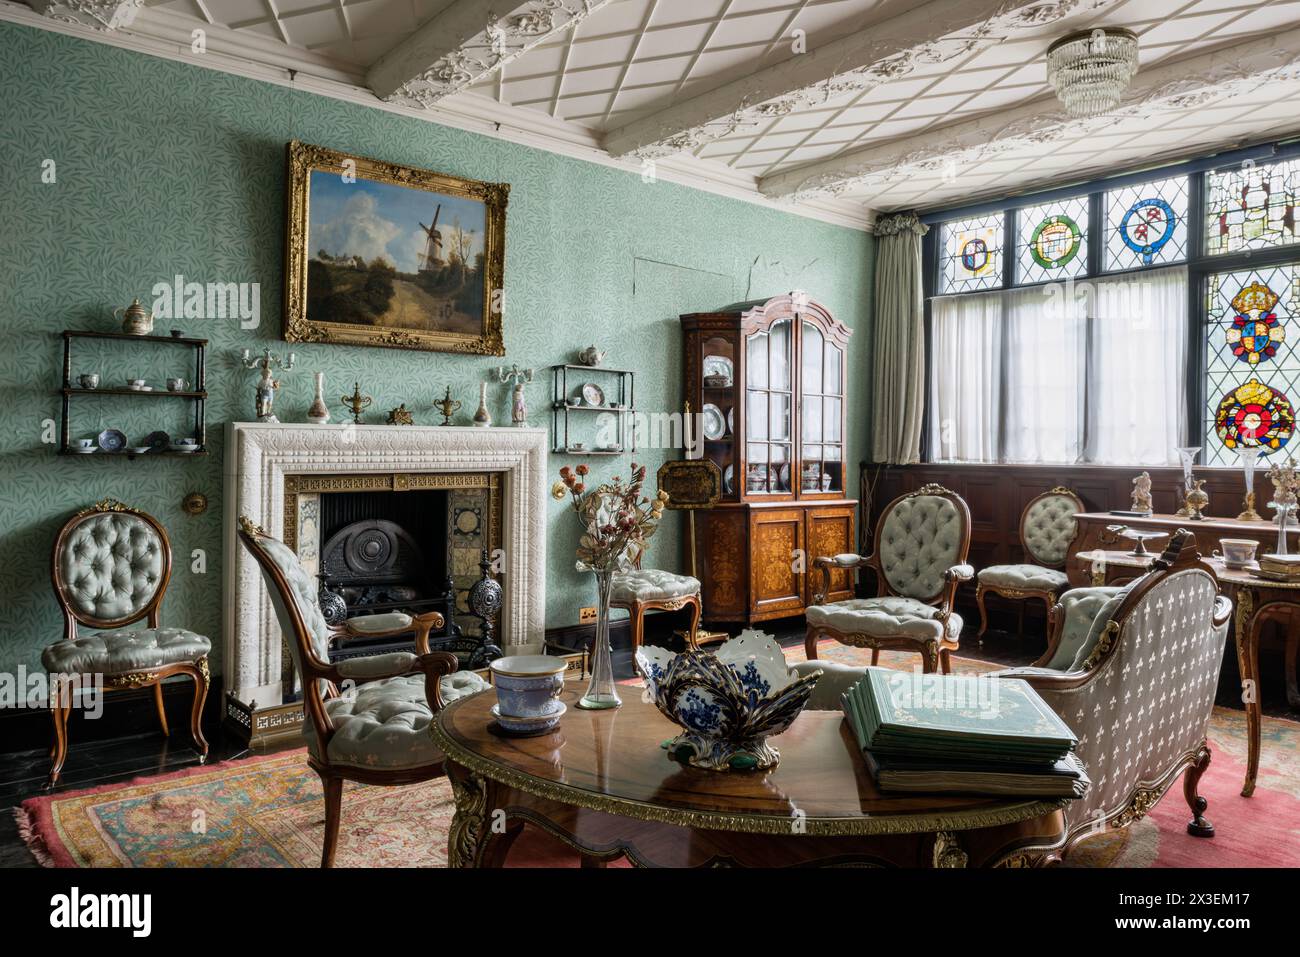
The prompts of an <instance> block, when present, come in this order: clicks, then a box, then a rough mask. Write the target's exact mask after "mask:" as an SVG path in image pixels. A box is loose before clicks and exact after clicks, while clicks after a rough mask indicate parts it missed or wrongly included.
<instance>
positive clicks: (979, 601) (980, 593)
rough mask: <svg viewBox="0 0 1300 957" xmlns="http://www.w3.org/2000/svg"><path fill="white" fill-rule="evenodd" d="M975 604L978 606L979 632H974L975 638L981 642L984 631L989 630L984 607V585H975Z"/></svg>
mask: <svg viewBox="0 0 1300 957" xmlns="http://www.w3.org/2000/svg"><path fill="white" fill-rule="evenodd" d="M975 604H976V605H977V606H978V607H979V610H980V630H979V633H978V634H976V636H975V640H976V641H980V642H982V641H983V640H984V632H986V631H988V630H989V613H988V609H987V608H985V607H984V586H983V585H976V586H975Z"/></svg>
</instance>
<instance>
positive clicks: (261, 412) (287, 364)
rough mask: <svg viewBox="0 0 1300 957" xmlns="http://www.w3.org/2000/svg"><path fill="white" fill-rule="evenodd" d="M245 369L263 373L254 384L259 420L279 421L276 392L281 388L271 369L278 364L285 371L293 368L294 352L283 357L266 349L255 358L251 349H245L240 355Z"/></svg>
mask: <svg viewBox="0 0 1300 957" xmlns="http://www.w3.org/2000/svg"><path fill="white" fill-rule="evenodd" d="M240 359H241V360H242V361H243V364H244V368H245V369H258V370H260V371H261V375H260V376H259V377H258V379H257V383H256V385H254V386H253V393H254V395H255V397H256V405H255V408H256V410H257V421H258V422H279V421H280V420H279V419H277V418H276V417H275V412H274V406H275V393H276V390H277V389H279V388H280V382H279V380H278V379H274V378H272V377H271V370H272V369H274V368H275V367H276V366H279V367H280V369H281V370H282V371H284V372H288V371H289V370H290V369H292V368H293V363H294V354H293V353H292V352H291V353H289V356H288V358H286V359H283V360H282V359H281V358H280V357H279V356H278V355H276V354H275V353H274V352H272V351H271V350H270V349H266V350H264V351H263V352H262V354H261V355H260V356H259V357H257V358H256V359H254V358H253V357H252V354H251V353H250V352H249V350H247V349H245V350H244V351H243V354H242V355H241V356H240Z"/></svg>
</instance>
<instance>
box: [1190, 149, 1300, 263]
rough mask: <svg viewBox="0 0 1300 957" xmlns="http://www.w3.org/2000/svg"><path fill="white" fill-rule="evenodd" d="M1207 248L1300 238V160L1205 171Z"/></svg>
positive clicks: (1266, 245) (1263, 245) (1236, 248)
mask: <svg viewBox="0 0 1300 957" xmlns="http://www.w3.org/2000/svg"><path fill="white" fill-rule="evenodd" d="M1205 183H1206V199H1205V251H1206V253H1208V254H1209V255H1211V256H1214V255H1218V254H1220V253H1235V252H1240V251H1241V250H1243V249H1270V248H1272V247H1275V246H1287V245H1289V244H1291V243H1294V242H1295V241H1296V239H1297V236H1296V197H1297V194H1300V160H1284V161H1282V162H1280V163H1267V164H1261V165H1254V164H1252V163H1249V162H1247V163H1246V164H1243V165H1242V166H1239V167H1233V168H1231V169H1226V170H1221V171H1218V172H1213V171H1211V172H1210V173H1207V174H1206V176H1205Z"/></svg>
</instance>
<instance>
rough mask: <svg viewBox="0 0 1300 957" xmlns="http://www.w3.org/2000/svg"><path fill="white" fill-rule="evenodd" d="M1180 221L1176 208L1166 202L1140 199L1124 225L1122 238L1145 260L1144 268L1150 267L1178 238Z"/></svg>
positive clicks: (1126, 217) (1132, 207) (1130, 209)
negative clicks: (1170, 243) (1176, 233)
mask: <svg viewBox="0 0 1300 957" xmlns="http://www.w3.org/2000/svg"><path fill="white" fill-rule="evenodd" d="M1176 219H1177V217H1176V215H1175V213H1174V210H1173V207H1172V206H1170V205H1169V204H1168V203H1166V202H1165V201H1164V200H1163V199H1160V198H1159V197H1153V198H1151V199H1139V200H1138V201H1137V202H1136V203H1134V204H1133V205H1132V206H1130V207H1129V208H1128V212H1127V213H1125V214H1124V218H1123V219H1122V220H1121V221H1120V224H1119V235H1120V238H1121V239H1123V240H1124V245H1125V246H1127V247H1128V248H1129V249H1131V250H1133V251H1134V252H1135V253H1137V254H1138V255H1139V256H1141V257H1142V263H1143V265H1146V266H1150V265H1151V261H1152V260H1153V259H1154V258H1155V256H1156V254H1157V253H1158V252H1160V250H1161V249H1163V248H1164V245H1165V243H1167V242H1169V240H1170V238H1171V237H1172V236H1173V235H1174V223H1175V221H1176Z"/></svg>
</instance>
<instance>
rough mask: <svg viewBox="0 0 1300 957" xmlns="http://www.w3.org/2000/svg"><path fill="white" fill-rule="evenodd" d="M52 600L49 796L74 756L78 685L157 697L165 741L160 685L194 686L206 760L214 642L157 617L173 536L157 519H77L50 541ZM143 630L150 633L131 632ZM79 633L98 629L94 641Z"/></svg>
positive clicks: (193, 726)
mask: <svg viewBox="0 0 1300 957" xmlns="http://www.w3.org/2000/svg"><path fill="white" fill-rule="evenodd" d="M50 574H51V578H52V580H53V582H54V594H55V597H56V598H57V599H58V602H59V607H60V608H61V609H62V611H63V626H64V627H63V638H62V639H60V640H59V641H57V642H55V643H54V644H52V645H49V646H47V647H46V648H45V650H44V651H43V652H42V653H41V664H42V665H44V667H45V670H46V671H47V672H48V673H49V675H50V676H51V678H52V681H51V685H52V687H51V694H50V716H51V718H52V719H53V722H54V746H53V747H52V748H51V749H50V757H51V759H52V761H51V765H50V776H49V786H50V787H53V786H54V785H55V784H57V783H58V780H59V774H60V773H61V772H62V770H63V763H64V760H65V759H66V758H67V755H68V718H69V717H70V716H71V713H72V692H71V687H72V685H73V684H74V683H75V682H77V681H79V680H84V679H90V678H92V676H95V675H102V676H103V681H104V690H105V691H106V692H108V691H123V690H127V689H131V688H148V687H150V686H152V687H153V691H154V702H155V704H156V705H157V708H158V720H159V722H161V724H162V731H163V734H164V735H165V734H167V733H168V729H167V714H166V712H165V711H164V710H163V696H162V683H163V681H164V680H166V679H167V678H170V677H171V676H173V675H189V676H190V677H191V678H193V679H194V705H193V707H192V708H191V710H190V733H191V734H192V735H193V736H194V745H195V747H197V748H198V750H199V761H200V763H202V762H203V761H206V760H207V756H208V742H207V741H206V740H205V739H204V737H203V731H202V729H201V728H200V722H201V720H202V717H203V704H204V702H205V701H206V700H207V697H208V681H209V674H208V653H209V652H210V651H211V650H212V642H211V641H209V640H208V639H207V638H205V637H204V636H203V635H199V634H196V633H194V632H192V631H189V630H187V629H185V628H163V627H161V625H160V622H159V617H160V616H159V608H160V606H161V605H162V600H163V594H164V593H165V592H166V591H167V583H168V581H169V580H170V579H171V574H172V549H171V543H170V542H169V541H168V540H167V531H166V529H164V528H163V527H162V525H161V524H159V522H158V520H157V519H155V518H154V517H153V516H152V515H147V514H145V513H144V512H141V511H138V510H136V509H133V508H130V507H128V506H126V505H123V504H122V503H121V502H119V501H117V500H115V499H104V500H103V501H101V502H98V503H96V504H95V505H92V506H91V507H90V508H85V509H82V510H81V511H79V512H77V513H76V514H75V515H73V516H72V517H71V518H70V519H68V521H67V522H65V523H64V525H63V527H62V528H61V529H60V530H59V534H58V536H57V537H56V538H55V540H54V552H53V555H52V557H51V562H50ZM139 621H144V622H145V627H144V628H130V627H128V626H129V625H134V624H135V623H136V622H139ZM80 626H86V627H88V628H94V629H98V630H96V631H94V632H92V633H90V634H88V635H82V634H81V633H80Z"/></svg>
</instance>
